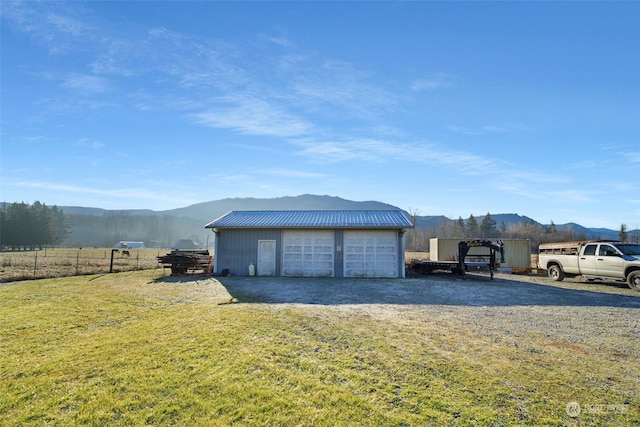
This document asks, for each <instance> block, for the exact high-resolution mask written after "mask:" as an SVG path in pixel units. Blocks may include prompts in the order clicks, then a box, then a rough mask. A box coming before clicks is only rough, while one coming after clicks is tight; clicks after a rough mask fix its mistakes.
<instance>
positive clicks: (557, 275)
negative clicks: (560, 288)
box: [547, 265, 564, 282]
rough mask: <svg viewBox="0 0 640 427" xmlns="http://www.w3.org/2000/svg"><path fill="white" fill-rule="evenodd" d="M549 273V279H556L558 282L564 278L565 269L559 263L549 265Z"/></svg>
mask: <svg viewBox="0 0 640 427" xmlns="http://www.w3.org/2000/svg"><path fill="white" fill-rule="evenodd" d="M547 275H548V276H549V279H551V280H555V281H556V282H560V281H562V280H563V279H564V271H562V268H560V266H559V265H552V266H551V267H549V270H547Z"/></svg>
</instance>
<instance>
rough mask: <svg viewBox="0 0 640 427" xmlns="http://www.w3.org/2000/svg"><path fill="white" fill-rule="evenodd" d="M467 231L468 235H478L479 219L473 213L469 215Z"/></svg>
mask: <svg viewBox="0 0 640 427" xmlns="http://www.w3.org/2000/svg"><path fill="white" fill-rule="evenodd" d="M466 227H467V233H468V237H476V236H477V235H478V221H477V220H476V218H475V217H474V216H473V214H471V215H469V219H467V225H466Z"/></svg>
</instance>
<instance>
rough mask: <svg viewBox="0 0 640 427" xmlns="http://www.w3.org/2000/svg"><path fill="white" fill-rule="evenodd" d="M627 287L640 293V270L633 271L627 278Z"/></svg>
mask: <svg viewBox="0 0 640 427" xmlns="http://www.w3.org/2000/svg"><path fill="white" fill-rule="evenodd" d="M627 285H629V287H630V288H631V289H633V290H634V291H640V270H636V271H632V272H631V273H629V276H628V277H627Z"/></svg>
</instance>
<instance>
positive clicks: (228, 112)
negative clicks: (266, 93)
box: [192, 96, 313, 137]
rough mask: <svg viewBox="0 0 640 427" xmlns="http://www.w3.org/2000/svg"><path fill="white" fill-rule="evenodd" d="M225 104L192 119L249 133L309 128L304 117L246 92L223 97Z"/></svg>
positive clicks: (293, 132)
mask: <svg viewBox="0 0 640 427" xmlns="http://www.w3.org/2000/svg"><path fill="white" fill-rule="evenodd" d="M222 101H224V103H225V104H226V107H222V106H220V107H217V108H211V109H209V110H208V111H206V112H203V113H197V114H193V115H192V116H193V118H194V119H195V122H196V123H198V124H201V125H204V126H210V127H214V128H224V129H232V130H234V131H236V132H239V133H242V134H248V135H265V136H279V137H295V136H301V135H305V134H307V133H309V132H311V131H312V129H313V126H312V125H311V124H309V123H307V122H306V121H305V120H304V119H302V118H300V117H298V116H296V115H294V114H291V113H289V112H287V111H285V110H284V109H282V108H281V107H279V106H277V105H274V104H272V103H270V102H268V101H265V100H263V99H257V98H251V97H246V96H236V97H228V98H225V99H223V100H222Z"/></svg>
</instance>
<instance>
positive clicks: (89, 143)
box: [73, 138, 104, 150]
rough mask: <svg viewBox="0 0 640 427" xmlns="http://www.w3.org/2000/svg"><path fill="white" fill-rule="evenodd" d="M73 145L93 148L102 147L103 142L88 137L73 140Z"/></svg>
mask: <svg viewBox="0 0 640 427" xmlns="http://www.w3.org/2000/svg"><path fill="white" fill-rule="evenodd" d="M73 145H74V146H75V147H86V148H92V149H94V150H97V149H99V148H102V147H104V144H103V143H101V142H99V141H96V140H92V139H89V138H80V139H78V140H77V141H76V142H74V143H73Z"/></svg>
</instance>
